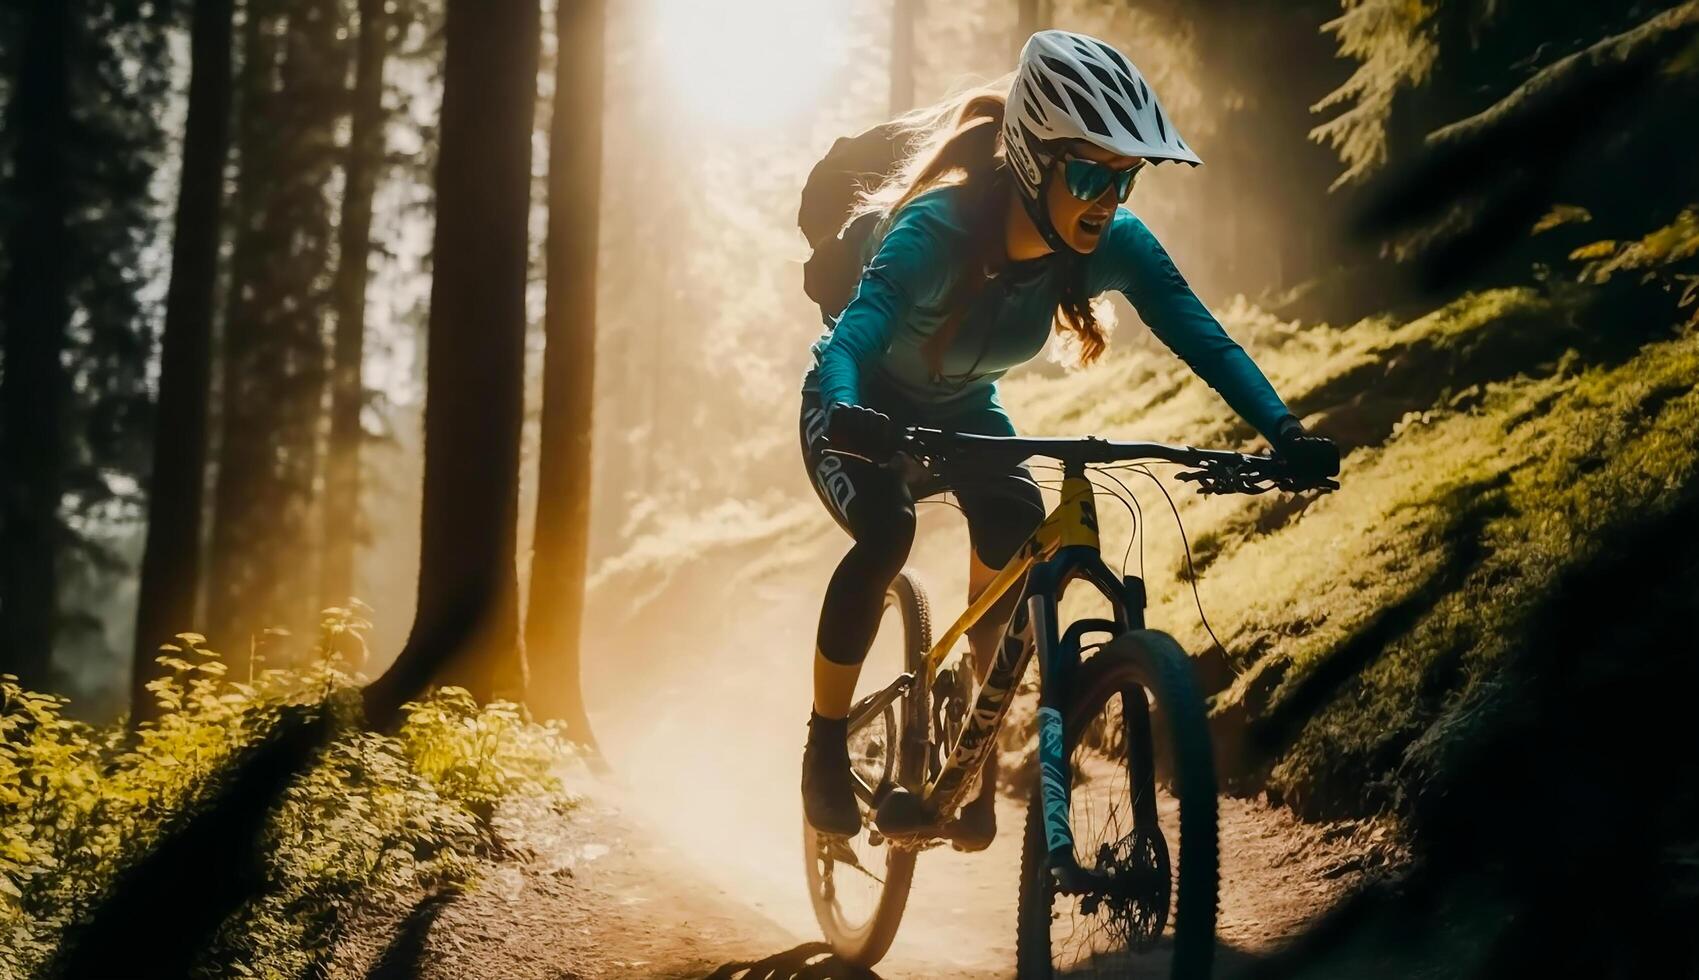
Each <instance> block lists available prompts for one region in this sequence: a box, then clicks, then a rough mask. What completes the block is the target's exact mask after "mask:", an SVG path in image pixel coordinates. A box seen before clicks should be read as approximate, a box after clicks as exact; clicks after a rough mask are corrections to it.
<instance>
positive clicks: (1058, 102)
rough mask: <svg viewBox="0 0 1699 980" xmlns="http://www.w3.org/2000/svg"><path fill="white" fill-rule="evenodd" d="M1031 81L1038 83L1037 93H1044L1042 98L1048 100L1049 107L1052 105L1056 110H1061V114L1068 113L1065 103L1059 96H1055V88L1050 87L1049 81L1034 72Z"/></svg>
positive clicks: (1053, 86)
mask: <svg viewBox="0 0 1699 980" xmlns="http://www.w3.org/2000/svg"><path fill="white" fill-rule="evenodd" d="M1033 80H1034V81H1036V82H1038V89H1039V91H1041V92H1043V93H1044V97H1045V98H1047V99H1049V100H1050V104H1051V105H1054V106H1055V107H1056V108H1058V109H1060V110H1062V111H1063V112H1067V111H1068V106H1067V103H1065V102H1063V101H1062V97H1061V96H1060V95H1057V94H1056V86H1055V85H1052V84H1051V83H1050V79H1048V78H1045V77H1044V76H1043V75H1042V74H1040V73H1037V72H1035V73H1034V74H1033Z"/></svg>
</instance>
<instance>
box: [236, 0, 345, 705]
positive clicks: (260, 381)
mask: <svg viewBox="0 0 1699 980" xmlns="http://www.w3.org/2000/svg"><path fill="white" fill-rule="evenodd" d="M339 13H340V6H339V4H338V3H337V2H336V0H288V2H284V0H250V2H249V3H248V5H247V17H248V22H249V25H250V26H249V27H248V28H247V30H246V31H245V37H244V51H245V57H244V64H243V71H242V75H243V81H242V86H243V89H244V91H243V102H242V109H241V129H240V137H239V143H240V148H241V149H240V155H241V174H240V178H239V181H238V187H239V190H238V195H237V198H236V215H235V221H234V225H235V231H234V236H235V259H234V261H233V263H232V271H231V288H230V295H231V302H230V308H229V313H228V315H227V316H226V317H225V332H224V338H225V345H224V360H225V364H224V385H225V387H224V392H223V400H222V409H223V410H222V413H221V417H220V422H221V426H220V428H221V442H220V450H219V474H218V477H219V479H218V490H217V510H216V518H215V525H214V533H213V563H214V571H213V574H212V575H211V576H210V578H209V584H210V585H211V586H212V589H211V590H210V593H209V596H208V609H209V616H208V620H209V625H210V626H211V627H212V629H211V634H212V637H213V641H214V643H215V644H216V645H218V646H220V647H221V648H222V649H224V650H225V651H226V652H227V653H228V654H229V655H230V658H231V662H232V664H233V665H234V666H235V667H236V668H237V669H238V671H240V669H241V668H242V666H243V660H244V657H245V656H246V653H247V649H248V647H249V638H250V637H253V636H260V637H262V638H263V637H264V635H265V634H263V633H262V632H261V630H262V629H264V628H266V627H271V626H282V627H285V628H287V629H289V630H292V631H296V632H300V631H310V630H311V629H312V628H313V627H314V626H315V625H316V622H317V618H316V615H315V614H316V613H317V612H318V607H317V606H316V605H315V600H316V599H317V598H318V585H319V581H318V566H317V563H316V559H317V556H318V553H319V545H320V542H319V541H318V539H317V532H318V530H319V529H320V528H321V524H320V523H319V520H318V515H317V510H316V504H317V492H318V487H317V480H318V477H319V473H320V469H319V467H320V463H321V457H322V448H323V447H322V445H321V443H322V425H323V422H324V404H323V403H324V394H325V386H326V383H327V380H328V379H327V366H328V361H329V349H328V345H327V343H326V339H325V336H324V329H323V325H324V322H325V321H326V320H327V319H329V317H330V296H329V293H328V292H327V290H326V289H325V287H324V285H323V284H324V283H325V281H326V280H327V279H328V278H329V277H330V273H331V261H330V255H331V251H332V248H331V243H332V240H333V238H334V235H335V230H334V227H333V225H334V220H333V208H332V206H331V203H330V201H329V199H328V194H327V191H328V188H329V186H330V183H331V179H332V177H333V176H334V174H335V171H336V168H337V167H338V165H339V164H340V163H341V162H342V159H343V158H342V154H341V151H340V150H339V149H338V147H337V146H336V130H337V126H338V124H339V122H340V120H341V118H342V114H343V111H344V108H345V103H346V95H347V91H346V73H347V62H346V60H345V54H346V49H345V47H344V46H343V45H342V44H341V43H340V42H339V41H338V38H337V33H338V30H339V28H340V22H339ZM268 659H269V660H270V661H271V663H272V665H274V666H279V665H286V662H281V663H280V662H279V660H278V658H277V656H276V654H272V655H271V656H269V657H268Z"/></svg>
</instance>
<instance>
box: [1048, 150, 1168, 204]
mask: <svg viewBox="0 0 1699 980" xmlns="http://www.w3.org/2000/svg"><path fill="white" fill-rule="evenodd" d="M1148 162H1149V161H1146V160H1140V161H1139V162H1138V163H1135V164H1133V165H1132V166H1130V167H1128V168H1127V169H1125V170H1112V169H1110V168H1109V167H1108V166H1107V165H1106V164H1101V163H1098V162H1097V161H1096V160H1082V159H1079V158H1077V157H1073V158H1069V159H1066V160H1063V161H1062V178H1063V181H1064V182H1065V183H1066V184H1067V185H1068V193H1070V194H1072V195H1074V196H1075V197H1077V198H1079V199H1080V200H1082V201H1095V200H1097V199H1098V198H1100V197H1102V196H1103V192H1104V191H1106V190H1108V189H1109V188H1110V186H1111V185H1113V186H1114V188H1115V200H1117V201H1125V200H1126V199H1127V195H1129V194H1131V193H1132V192H1133V181H1134V180H1137V179H1138V176H1139V172H1140V171H1142V170H1144V168H1145V165H1146V164H1147V163H1148Z"/></svg>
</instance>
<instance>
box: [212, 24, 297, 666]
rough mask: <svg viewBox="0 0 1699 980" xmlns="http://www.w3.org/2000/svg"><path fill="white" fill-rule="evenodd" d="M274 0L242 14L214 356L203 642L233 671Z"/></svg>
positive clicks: (241, 619)
mask: <svg viewBox="0 0 1699 980" xmlns="http://www.w3.org/2000/svg"><path fill="white" fill-rule="evenodd" d="M276 3H277V0H246V2H245V3H244V5H243V25H242V46H241V50H242V70H241V76H240V78H239V79H238V81H237V83H236V87H237V88H238V90H239V92H240V99H241V101H240V104H239V106H238V107H237V114H236V120H237V121H236V153H237V158H238V161H239V164H240V172H239V174H238V176H237V179H236V192H235V200H234V201H233V202H232V204H233V209H232V210H233V214H232V215H231V226H232V238H233V243H232V255H231V260H230V289H229V295H228V299H227V301H226V304H225V311H224V326H223V332H222V337H221V343H220V348H221V349H220V351H219V358H220V364H219V372H220V378H219V388H220V392H219V412H218V480H217V486H216V488H215V489H214V491H213V521H212V541H211V549H210V550H211V554H210V557H209V565H210V569H209V572H210V574H209V575H208V577H207V589H206V610H207V626H208V633H209V634H210V635H211V636H212V640H213V643H214V644H215V645H216V646H218V648H219V649H221V650H223V651H224V653H225V654H226V656H227V658H228V659H229V661H230V662H231V664H232V666H234V667H236V668H238V669H241V668H243V667H245V666H246V664H247V646H248V640H247V637H248V632H247V631H248V628H249V627H250V626H251V618H250V617H251V613H252V609H251V605H252V598H251V597H252V595H253V593H254V590H255V584H254V583H253V581H252V578H253V576H254V575H255V572H256V570H257V568H258V562H257V561H256V558H255V554H254V552H255V551H257V549H258V546H259V542H258V541H257V540H256V539H255V537H254V533H255V528H254V526H253V522H252V521H251V520H248V519H247V518H246V516H245V515H246V514H248V513H249V507H250V501H252V500H253V499H254V498H255V496H256V495H257V494H258V493H259V491H260V487H261V486H263V484H264V480H265V470H266V462H265V441H266V434H265V433H264V432H263V430H262V428H261V426H260V423H259V421H258V420H257V419H256V416H258V415H259V414H260V412H261V411H262V410H263V408H264V406H263V405H262V404H261V400H260V399H259V398H257V397H256V392H255V391H254V389H253V387H252V384H251V382H250V379H251V378H252V376H253V374H254V371H255V364H256V363H257V362H258V361H259V360H260V359H261V358H260V357H259V354H260V351H261V349H262V346H263V345H262V338H263V334H264V328H263V325H262V324H261V323H260V322H259V317H260V312H261V310H260V303H259V302H258V298H257V296H256V293H257V292H258V285H257V283H258V280H259V279H260V277H261V275H262V274H263V272H264V270H265V267H266V265H267V262H266V254H265V246H264V244H263V242H262V240H261V239H262V234H263V231H264V211H265V197H266V188H267V187H268V186H270V185H271V184H272V182H273V179H274V175H273V171H272V165H273V164H274V163H275V162H276V156H277V147H276V145H275V143H276V134H275V132H274V127H273V126H272V125H271V124H270V123H269V122H268V120H269V119H270V118H271V116H272V110H273V108H274V106H275V102H276V93H275V92H274V91H273V88H272V76H273V74H274V73H275V72H276V70H277V62H278V57H279V53H280V50H281V45H280V43H279V42H278V39H277V29H276V23H275V21H276V14H275V13H274V10H273V8H275V6H276Z"/></svg>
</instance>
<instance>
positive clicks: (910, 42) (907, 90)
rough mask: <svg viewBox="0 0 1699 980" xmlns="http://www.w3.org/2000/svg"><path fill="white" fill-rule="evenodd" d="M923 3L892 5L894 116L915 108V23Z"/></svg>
mask: <svg viewBox="0 0 1699 980" xmlns="http://www.w3.org/2000/svg"><path fill="white" fill-rule="evenodd" d="M919 4H920V0H892V2H891V115H893V116H895V115H897V114H899V113H903V112H907V111H908V110H910V109H912V108H914V21H915V14H916V12H917V11H916V9H915V8H916V7H917V6H918V5H919Z"/></svg>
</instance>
